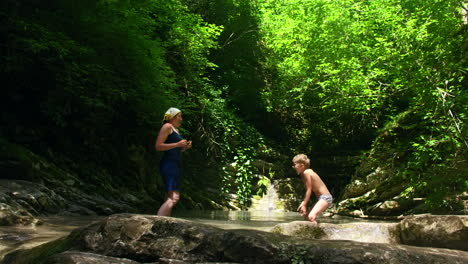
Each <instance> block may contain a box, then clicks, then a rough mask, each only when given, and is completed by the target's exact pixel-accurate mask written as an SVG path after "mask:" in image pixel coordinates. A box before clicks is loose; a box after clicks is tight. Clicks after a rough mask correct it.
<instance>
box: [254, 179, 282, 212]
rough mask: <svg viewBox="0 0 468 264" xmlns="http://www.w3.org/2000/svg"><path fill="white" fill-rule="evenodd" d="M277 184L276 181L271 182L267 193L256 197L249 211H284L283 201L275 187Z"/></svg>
mask: <svg viewBox="0 0 468 264" xmlns="http://www.w3.org/2000/svg"><path fill="white" fill-rule="evenodd" d="M276 184H277V182H276V181H275V182H270V183H269V184H268V187H267V191H266V193H265V194H264V195H263V196H262V197H256V198H255V197H254V198H253V199H252V205H251V206H250V208H249V211H261V212H284V211H285V209H284V205H283V202H282V201H281V200H280V199H279V197H278V192H277V191H276V188H275V186H276Z"/></svg>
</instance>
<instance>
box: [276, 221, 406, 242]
mask: <svg viewBox="0 0 468 264" xmlns="http://www.w3.org/2000/svg"><path fill="white" fill-rule="evenodd" d="M271 231H272V232H275V233H279V234H283V235H288V236H294V237H299V238H309V239H322V240H353V241H357V242H369V243H389V244H398V243H399V241H400V233H399V229H398V223H366V222H363V223H349V224H329V223H319V224H317V223H316V222H309V221H294V222H291V223H284V224H278V225H276V226H275V227H273V228H272V230H271Z"/></svg>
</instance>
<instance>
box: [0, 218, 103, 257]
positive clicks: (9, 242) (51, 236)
mask: <svg viewBox="0 0 468 264" xmlns="http://www.w3.org/2000/svg"><path fill="white" fill-rule="evenodd" d="M101 218H102V217H96V216H92V217H91V216H78V217H74V216H53V217H44V218H41V220H42V222H43V223H44V224H42V225H37V226H0V260H1V259H2V258H3V256H4V255H5V254H7V253H9V252H11V251H13V250H16V249H26V248H32V247H36V246H38V245H41V244H43V243H46V242H49V241H52V240H55V239H57V238H60V237H63V236H66V235H68V234H69V233H70V232H71V231H72V230H73V229H75V228H78V227H80V226H84V225H87V224H90V223H92V222H94V221H96V220H99V219H101Z"/></svg>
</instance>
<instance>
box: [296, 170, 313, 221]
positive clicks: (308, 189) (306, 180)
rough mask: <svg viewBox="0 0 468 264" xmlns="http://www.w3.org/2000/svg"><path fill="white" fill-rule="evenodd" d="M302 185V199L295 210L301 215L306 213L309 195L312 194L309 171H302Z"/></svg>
mask: <svg viewBox="0 0 468 264" xmlns="http://www.w3.org/2000/svg"><path fill="white" fill-rule="evenodd" d="M303 181H304V187H305V189H306V192H305V195H304V200H303V201H302V203H301V204H300V205H299V207H298V208H297V210H298V211H299V213H301V215H305V214H307V204H309V201H310V196H311V195H312V177H311V175H310V173H309V172H304V179H303Z"/></svg>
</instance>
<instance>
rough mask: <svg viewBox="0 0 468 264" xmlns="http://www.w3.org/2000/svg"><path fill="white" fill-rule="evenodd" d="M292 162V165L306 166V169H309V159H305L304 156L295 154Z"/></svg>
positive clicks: (305, 156)
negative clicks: (300, 164)
mask: <svg viewBox="0 0 468 264" xmlns="http://www.w3.org/2000/svg"><path fill="white" fill-rule="evenodd" d="M292 161H293V162H294V163H302V164H304V165H306V166H307V167H310V159H309V158H308V157H307V155H306V154H297V155H296V156H294V158H293V159H292Z"/></svg>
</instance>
